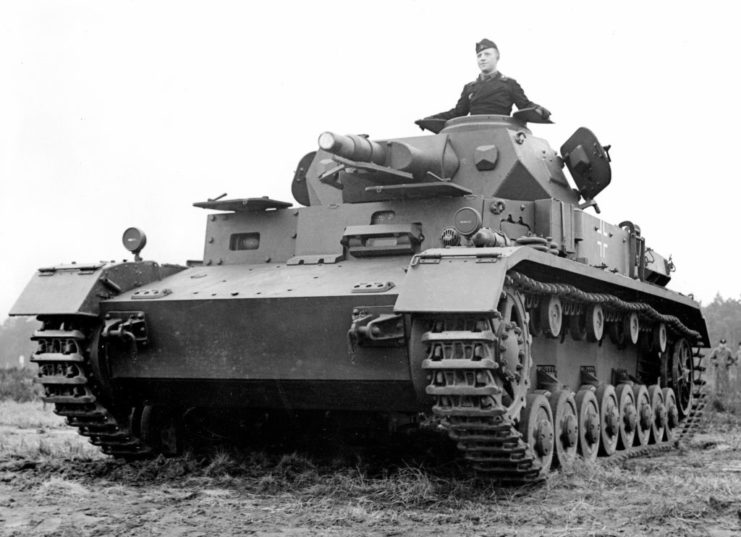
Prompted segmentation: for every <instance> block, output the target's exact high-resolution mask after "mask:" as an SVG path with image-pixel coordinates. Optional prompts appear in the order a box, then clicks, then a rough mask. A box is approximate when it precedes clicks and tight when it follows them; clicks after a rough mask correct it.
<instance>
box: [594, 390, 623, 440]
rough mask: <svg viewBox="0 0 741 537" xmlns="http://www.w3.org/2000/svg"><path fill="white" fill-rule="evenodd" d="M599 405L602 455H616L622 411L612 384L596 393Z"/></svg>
mask: <svg viewBox="0 0 741 537" xmlns="http://www.w3.org/2000/svg"><path fill="white" fill-rule="evenodd" d="M595 395H596V396H597V402H598V403H599V422H600V434H601V438H600V453H602V454H604V455H612V454H613V453H615V450H616V449H617V444H618V438H619V436H620V409H619V406H618V398H617V395H616V394H615V388H614V387H613V386H612V384H602V385H600V387H599V388H597V392H596V393H595Z"/></svg>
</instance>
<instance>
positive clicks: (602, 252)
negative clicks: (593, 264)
mask: <svg viewBox="0 0 741 537" xmlns="http://www.w3.org/2000/svg"><path fill="white" fill-rule="evenodd" d="M597 233H599V234H600V235H602V236H603V237H605V238H606V237H608V236H609V233H608V232H607V230H606V229H605V221H604V220H600V223H599V230H598V231H597ZM597 246H598V247H599V256H600V259H602V260H603V261H604V259H605V257H606V256H607V247H608V246H609V244H607V240H606V239H605V240H600V241H597Z"/></svg>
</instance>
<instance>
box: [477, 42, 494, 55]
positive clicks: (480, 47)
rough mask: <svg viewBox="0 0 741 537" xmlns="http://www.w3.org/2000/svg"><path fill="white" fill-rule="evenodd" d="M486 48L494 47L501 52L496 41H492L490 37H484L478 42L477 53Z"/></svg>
mask: <svg viewBox="0 0 741 537" xmlns="http://www.w3.org/2000/svg"><path fill="white" fill-rule="evenodd" d="M486 48H493V49H496V51H497V52H499V49H498V48H497V45H496V43H494V41H491V40H490V39H482V40H481V41H479V42H478V43H476V54H478V53H479V52H481V51H482V50H484V49H486Z"/></svg>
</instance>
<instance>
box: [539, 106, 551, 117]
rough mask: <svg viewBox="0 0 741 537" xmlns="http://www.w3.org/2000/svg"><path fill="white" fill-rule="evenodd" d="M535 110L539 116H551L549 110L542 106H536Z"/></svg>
mask: <svg viewBox="0 0 741 537" xmlns="http://www.w3.org/2000/svg"><path fill="white" fill-rule="evenodd" d="M535 111H536V112H537V113H538V114H540V117H542V118H543V119H548V118H549V117H551V112H550V111H549V110H548V109H547V108H543V107H542V106H536V107H535Z"/></svg>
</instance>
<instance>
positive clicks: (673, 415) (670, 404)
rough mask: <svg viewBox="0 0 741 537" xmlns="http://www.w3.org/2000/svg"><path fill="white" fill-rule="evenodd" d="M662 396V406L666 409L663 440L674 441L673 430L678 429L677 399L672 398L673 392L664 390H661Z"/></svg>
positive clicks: (669, 389)
mask: <svg viewBox="0 0 741 537" xmlns="http://www.w3.org/2000/svg"><path fill="white" fill-rule="evenodd" d="M661 395H663V396H664V406H665V407H666V425H665V426H664V438H665V439H666V440H667V441H669V442H671V441H672V440H674V430H675V429H676V428H677V427H679V408H678V407H677V398H676V397H675V396H674V390H672V389H671V388H664V389H663V390H661Z"/></svg>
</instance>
